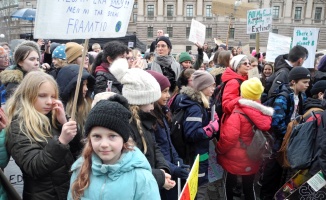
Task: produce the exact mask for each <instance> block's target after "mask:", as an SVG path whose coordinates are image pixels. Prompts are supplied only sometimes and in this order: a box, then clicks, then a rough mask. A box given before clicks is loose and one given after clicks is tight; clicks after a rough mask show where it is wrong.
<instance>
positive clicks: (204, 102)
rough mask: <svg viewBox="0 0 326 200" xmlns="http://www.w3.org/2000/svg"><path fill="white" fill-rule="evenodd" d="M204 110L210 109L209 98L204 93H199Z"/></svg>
mask: <svg viewBox="0 0 326 200" xmlns="http://www.w3.org/2000/svg"><path fill="white" fill-rule="evenodd" d="M199 93H200V97H201V100H202V102H203V105H204V108H209V98H207V97H206V96H205V95H204V93H203V92H202V91H199Z"/></svg>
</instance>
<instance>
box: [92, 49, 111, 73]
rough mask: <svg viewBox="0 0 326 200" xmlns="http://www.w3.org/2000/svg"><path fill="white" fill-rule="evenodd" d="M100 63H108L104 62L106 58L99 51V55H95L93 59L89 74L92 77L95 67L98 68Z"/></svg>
mask: <svg viewBox="0 0 326 200" xmlns="http://www.w3.org/2000/svg"><path fill="white" fill-rule="evenodd" d="M102 63H108V61H107V60H106V58H105V57H104V56H103V51H101V52H100V53H98V54H97V56H96V57H95V59H94V62H93V64H92V69H91V72H90V74H92V75H93V76H95V69H96V67H97V66H100V65H101V64H102Z"/></svg>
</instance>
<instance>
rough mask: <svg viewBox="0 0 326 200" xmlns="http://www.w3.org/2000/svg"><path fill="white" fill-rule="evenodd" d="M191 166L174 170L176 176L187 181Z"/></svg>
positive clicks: (183, 166)
mask: <svg viewBox="0 0 326 200" xmlns="http://www.w3.org/2000/svg"><path fill="white" fill-rule="evenodd" d="M189 168H190V166H189V165H181V166H179V167H177V168H175V170H174V176H176V177H178V178H181V179H187V178H188V175H189Z"/></svg>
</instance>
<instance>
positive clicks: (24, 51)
mask: <svg viewBox="0 0 326 200" xmlns="http://www.w3.org/2000/svg"><path fill="white" fill-rule="evenodd" d="M33 51H35V52H36V53H37V51H36V50H35V49H34V48H33V47H31V46H25V45H21V46H19V47H18V48H17V49H16V50H15V54H14V61H15V63H16V64H17V66H18V67H20V68H21V66H20V65H19V63H20V62H22V61H24V60H25V59H26V58H27V57H28V56H29V54H30V53H32V52H33ZM39 59H41V58H39Z"/></svg>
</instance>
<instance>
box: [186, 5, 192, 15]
mask: <svg viewBox="0 0 326 200" xmlns="http://www.w3.org/2000/svg"><path fill="white" fill-rule="evenodd" d="M186 16H187V17H192V16H194V6H193V5H187V11H186Z"/></svg>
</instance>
